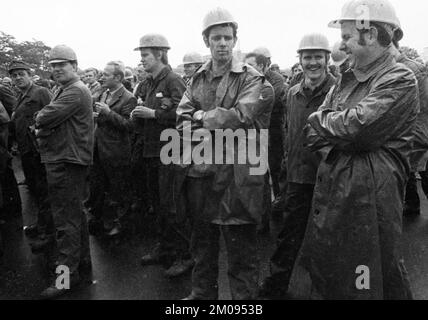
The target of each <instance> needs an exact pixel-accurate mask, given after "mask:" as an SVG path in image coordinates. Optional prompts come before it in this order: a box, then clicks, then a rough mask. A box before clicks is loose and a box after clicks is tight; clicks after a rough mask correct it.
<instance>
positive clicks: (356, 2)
mask: <svg viewBox="0 0 428 320" xmlns="http://www.w3.org/2000/svg"><path fill="white" fill-rule="evenodd" d="M343 21H360V22H364V21H368V22H381V23H386V24H389V25H391V26H393V27H395V28H399V29H400V30H401V24H400V20H399V19H398V17H397V14H396V13H395V9H394V7H393V6H392V4H391V3H390V2H389V0H349V1H348V2H346V3H345V5H344V6H343V8H342V14H341V16H340V18H339V19H336V20H333V21H331V22H330V23H329V24H328V26H329V27H331V28H340V24H341V22H343ZM401 33H402V31H401Z"/></svg>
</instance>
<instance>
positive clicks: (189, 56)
mask: <svg viewBox="0 0 428 320" xmlns="http://www.w3.org/2000/svg"><path fill="white" fill-rule="evenodd" d="M191 63H200V64H202V63H204V59H203V58H202V55H200V54H199V53H197V52H189V53H186V54H185V55H184V57H183V64H191Z"/></svg>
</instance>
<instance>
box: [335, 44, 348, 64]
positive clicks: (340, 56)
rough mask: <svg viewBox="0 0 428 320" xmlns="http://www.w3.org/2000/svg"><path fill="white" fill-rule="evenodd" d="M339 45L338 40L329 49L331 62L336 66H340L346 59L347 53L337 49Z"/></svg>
mask: <svg viewBox="0 0 428 320" xmlns="http://www.w3.org/2000/svg"><path fill="white" fill-rule="evenodd" d="M340 45H341V42H340V41H339V42H336V43H335V44H334V46H333V49H332V51H331V60H332V64H334V65H335V66H336V67H340V66H341V65H342V64H343V63H344V62H345V61H346V59H348V55H347V54H346V53H345V52H344V51H342V50H340V49H339V48H340Z"/></svg>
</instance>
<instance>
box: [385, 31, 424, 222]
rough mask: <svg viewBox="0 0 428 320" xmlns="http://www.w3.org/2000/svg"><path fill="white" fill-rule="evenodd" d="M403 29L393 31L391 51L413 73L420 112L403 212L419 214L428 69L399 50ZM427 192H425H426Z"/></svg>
mask: <svg viewBox="0 0 428 320" xmlns="http://www.w3.org/2000/svg"><path fill="white" fill-rule="evenodd" d="M403 35H404V33H403V31H402V30H401V27H400V28H397V29H396V30H395V32H394V38H393V44H394V45H393V46H392V47H391V50H392V53H393V55H394V56H395V59H396V61H397V63H402V64H404V65H405V66H406V67H408V68H409V69H410V70H412V72H413V73H414V74H415V77H416V80H417V82H418V88H419V103H420V110H421V111H420V113H419V114H418V116H417V118H416V124H415V128H414V130H413V139H412V143H413V150H412V152H411V153H410V158H409V161H410V170H411V171H410V175H409V180H408V181H407V185H406V196H405V198H404V208H403V214H404V215H406V216H414V215H420V214H421V203H420V199H419V194H418V184H417V180H416V172H420V176H421V184H422V186H423V187H424V188H423V189H424V192H427V191H426V190H428V188H427V187H426V186H427V185H428V172H426V170H425V168H426V165H427V157H426V153H427V151H428V70H427V68H426V67H425V65H423V64H420V63H419V62H417V61H415V60H411V59H409V58H408V57H406V56H405V55H404V54H402V53H401V52H400V51H399V48H400V44H399V42H400V40H401V39H402V38H403ZM426 194H427V193H426Z"/></svg>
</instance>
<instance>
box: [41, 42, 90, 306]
mask: <svg viewBox="0 0 428 320" xmlns="http://www.w3.org/2000/svg"><path fill="white" fill-rule="evenodd" d="M49 64H50V66H51V69H52V73H53V76H54V79H55V80H56V81H57V82H58V83H59V84H60V89H59V90H58V92H56V94H55V95H54V97H53V99H52V101H51V102H50V103H49V104H48V105H46V106H45V107H44V108H43V109H42V110H40V111H39V112H38V114H37V116H36V124H35V126H36V129H37V130H36V136H37V140H38V144H39V149H40V156H41V161H42V163H44V164H45V166H46V174H47V180H48V192H49V199H50V204H51V210H52V215H53V218H54V223H55V227H56V251H57V252H56V254H55V257H56V261H55V265H56V266H57V267H60V268H67V270H68V271H69V274H70V279H69V280H70V286H69V288H68V289H75V288H76V287H77V286H78V285H79V283H81V282H82V280H83V278H82V276H83V275H85V274H87V272H88V271H90V270H91V268H92V264H91V256H90V251H89V234H88V225H87V221H86V215H85V213H84V211H83V200H84V191H85V190H86V181H87V175H88V169H89V165H91V164H92V154H93V148H94V121H93V115H92V97H91V92H90V91H89V89H88V87H87V86H86V85H85V84H84V83H83V82H82V81H81V80H80V79H79V76H78V75H77V70H78V68H77V57H76V53H75V52H74V50H73V49H71V48H70V47H68V46H65V45H58V46H55V47H54V48H53V49H52V50H51V51H50V53H49ZM61 270H65V269H61ZM67 292H69V290H67V288H66V287H64V286H57V281H56V279H53V281H52V283H51V285H50V286H49V287H48V288H47V289H46V290H44V291H43V292H42V297H43V298H47V299H51V298H56V297H58V296H60V295H62V294H65V293H67Z"/></svg>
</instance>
